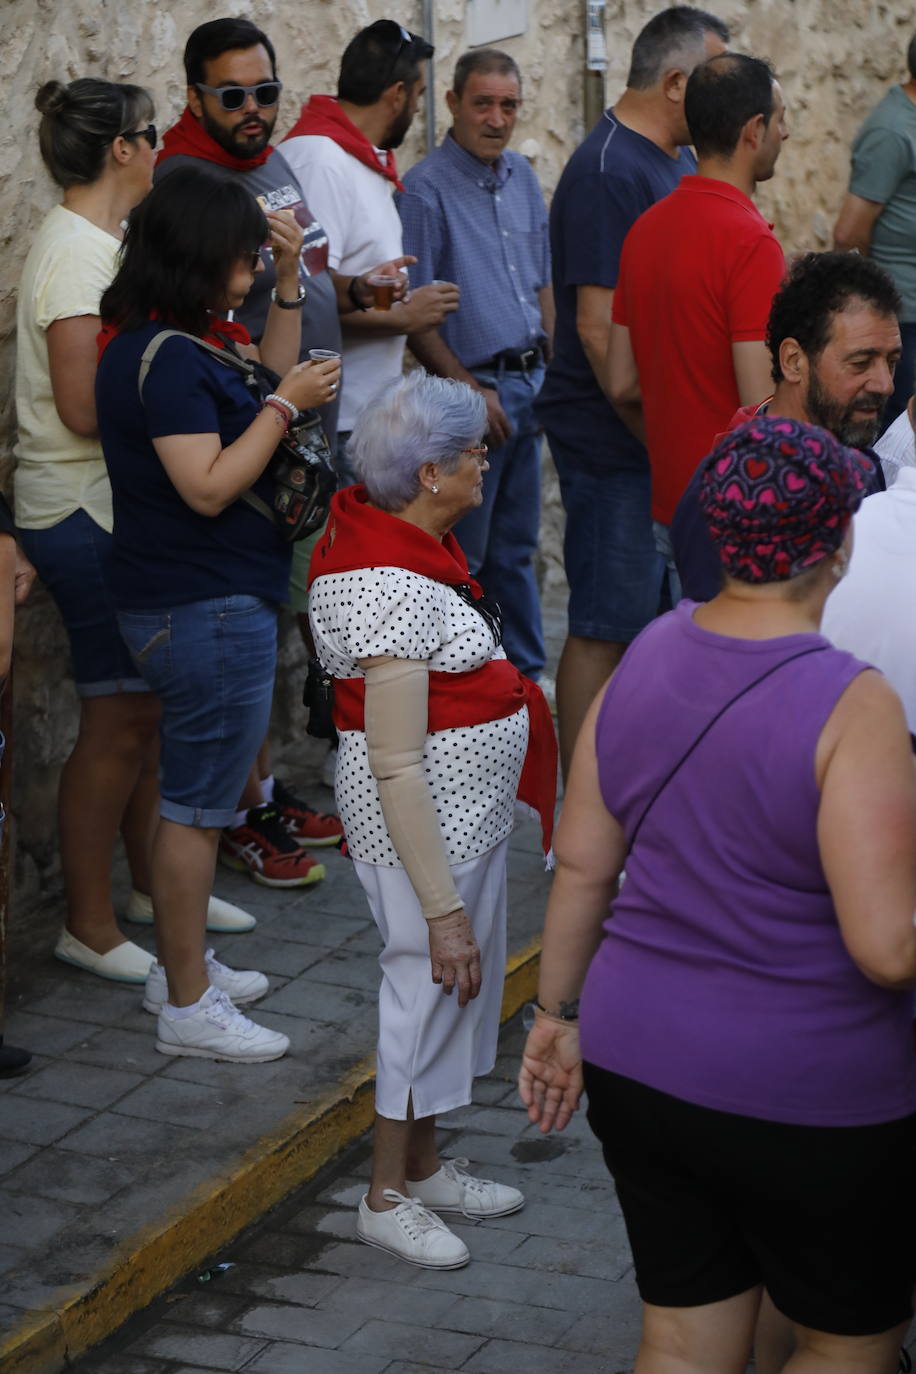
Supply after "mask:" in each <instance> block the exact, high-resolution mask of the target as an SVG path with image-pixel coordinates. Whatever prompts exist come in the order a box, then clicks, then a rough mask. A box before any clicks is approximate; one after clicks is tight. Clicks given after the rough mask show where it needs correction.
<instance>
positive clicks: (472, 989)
mask: <svg viewBox="0 0 916 1374" xmlns="http://www.w3.org/2000/svg"><path fill="white" fill-rule="evenodd" d="M427 925H428V926H429V961H430V964H431V965H432V975H433V982H434V983H441V984H442V991H443V992H444V993H450V992H451V991H452V989H453V988H455V987H457V988H458V1005H459V1007H466V1006H467V1004H468V1002H469V1001H470V1000H471V998H472V997H476V996H477V994H478V992H480V950H479V949H478V947H477V941H476V940H475V939H474V932H473V930H472V929H471V923H470V921H469V920H468V918H467V915H466V914H465V912H464V911H463V910H460V909H459V910H458V911H450V912H449V913H448V915H447V916H435V917H433V919H432V920H431V921H427Z"/></svg>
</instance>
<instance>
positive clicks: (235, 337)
mask: <svg viewBox="0 0 916 1374" xmlns="http://www.w3.org/2000/svg"><path fill="white" fill-rule="evenodd" d="M157 318H158V316H156V315H151V316H150V319H151V320H155V319H157ZM163 324H165V327H166V329H168V328H169V325H168V324H166V323H165V321H163ZM120 332H121V330H120V328H119V327H118V325H116V324H103V325H102V328H101V329H100V330H99V332H98V334H96V336H95V342H96V346H97V348H98V355H97V358H96V365H98V363H99V362H101V359H102V354H103V353H104V352H105V349H106V348H107V347H108V345H109V344H110V343H111V341H112V339H114V338H117V336H118V335H119V334H120ZM203 338H204V343H208V344H214V345H215V346H216V347H217V348H225V347H226V345H227V344H228V343H238V344H243V345H246V344H250V343H251V335H250V334H249V333H248V330H247V329H246V328H245V326H244V325H243V324H239V323H238V322H237V321H236V320H222V319H220V318H219V316H218V315H211V316H210V332H209V333H208V334H205V335H204V336H203Z"/></svg>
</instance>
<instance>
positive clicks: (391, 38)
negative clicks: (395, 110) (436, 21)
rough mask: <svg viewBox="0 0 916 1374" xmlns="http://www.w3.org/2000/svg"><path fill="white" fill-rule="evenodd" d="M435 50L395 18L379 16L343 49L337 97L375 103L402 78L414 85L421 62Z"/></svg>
mask: <svg viewBox="0 0 916 1374" xmlns="http://www.w3.org/2000/svg"><path fill="white" fill-rule="evenodd" d="M434 52H435V49H434V48H433V46H432V44H431V43H427V41H426V39H425V38H421V37H420V36H419V34H416V33H411V32H410V31H409V30H408V29H405V28H404V27H403V25H401V24H399V23H398V22H397V21H396V20H394V19H376V21H375V23H374V24H370V25H369V27H368V28H365V29H360V31H359V33H358V34H357V35H356V37H355V38H351V39H350V42H349V43H348V44H347V46H346V47H345V48H344V55H343V57H342V58H341V59H340V75H339V76H338V78H337V99H338V100H346V101H348V102H349V103H350V104H351V105H374V104H375V102H376V101H377V100H380V99H381V96H382V92H383V91H387V90H388V87H389V86H394V85H396V84H397V83H398V82H399V81H403V82H404V85H405V86H412V85H413V84H414V83H415V82H416V80H417V79H418V77H419V75H420V63H421V62H425V61H426V60H427V58H429V57H432V55H433V53H434Z"/></svg>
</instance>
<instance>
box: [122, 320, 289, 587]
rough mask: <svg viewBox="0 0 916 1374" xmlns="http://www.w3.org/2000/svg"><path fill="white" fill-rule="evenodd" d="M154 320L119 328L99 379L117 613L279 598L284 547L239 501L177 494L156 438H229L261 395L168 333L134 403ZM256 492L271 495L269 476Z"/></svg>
mask: <svg viewBox="0 0 916 1374" xmlns="http://www.w3.org/2000/svg"><path fill="white" fill-rule="evenodd" d="M162 327H163V326H162V324H161V323H160V322H151V323H150V324H148V325H144V326H143V327H142V328H141V329H136V330H131V331H130V332H128V333H123V334H119V335H118V336H117V337H116V338H114V339H113V340H112V341H111V343H110V344H109V345H108V347H107V348H106V350H105V352H104V354H103V355H102V358H101V361H100V363H99V370H98V374H97V377H96V411H97V414H98V422H99V437H100V438H101V441H102V449H103V451H104V454H105V462H106V463H107V465H108V475H109V477H110V479H111V490H112V497H113V503H114V551H113V565H112V591H113V595H114V599H115V604H116V605H117V606H118V608H119V609H121V610H147V609H156V610H159V609H162V608H164V607H167V606H178V605H184V604H187V603H188V602H190V601H204V600H207V599H209V598H210V597H216V596H232V595H237V594H239V595H248V596H258V597H261V598H262V599H263V600H265V601H270V602H277V603H280V602H282V601H285V600H286V595H287V591H288V587H289V571H290V558H291V554H290V546H289V545H288V544H286V543H285V542H284V541H283V540H282V539H281V537H280V534H279V531H278V529H277V527H276V526H275V525H274V524H273V523H272V522H271V521H270V520H268V519H267V518H266V517H265V516H263V515H259V514H258V512H257V511H255V510H252V508H251V507H250V506H248V505H246V503H245V502H244V501H233V503H232V504H231V505H230V506H227V507H226V509H225V510H223V511H221V512H220V513H219V515H214V516H209V515H201V514H200V513H199V512H197V511H194V510H192V509H191V507H190V506H189V505H187V503H186V502H185V501H183V500H182V498H181V497H180V496H179V494H178V492H177V491H176V489H175V487H174V486H173V485H172V482H171V479H170V478H169V476H168V474H167V473H166V470H165V468H164V467H163V466H162V463H161V462H160V461H159V456H158V454H157V453H156V450H155V448H154V447H153V443H152V441H153V439H157V438H162V437H164V436H166V435H169V434H218V435H219V436H220V440H221V442H222V445H223V447H226V446H227V445H229V444H231V443H233V442H234V441H235V440H236V439H237V438H238V437H239V435H241V434H242V433H243V432H244V430H246V429H247V428H248V426H249V425H250V424H251V422H252V420H253V419H254V418H255V416H256V415H257V413H258V409H259V406H258V402H257V401H256V400H255V398H254V396H253V395H252V393H251V392H250V391H249V390H248V388H247V387H246V385H245V382H244V380H243V379H242V377H241V376H240V375H239V373H237V372H235V371H234V370H233V369H231V368H229V367H226V366H224V365H223V364H222V363H220V362H217V360H216V359H215V358H213V357H211V356H210V355H209V354H208V353H206V352H205V351H204V349H202V348H200V347H199V346H198V345H197V344H196V343H193V342H192V341H191V340H190V339H182V338H171V339H167V340H166V342H165V343H164V344H162V346H161V347H160V349H159V351H158V353H157V354H156V356H155V358H154V359H153V362H152V365H151V367H150V370H149V373H148V375H147V378H146V381H145V383H144V387H143V398H142V401H141V398H140V393H139V390H138V387H137V376H138V373H139V368H140V359H141V357H142V355H143V351H144V349H145V348H146V345H147V344H148V343H149V341H150V340H151V339H152V337H153V335H154V334H157V333H158V332H159V331H160V330H161V329H162ZM254 490H255V491H256V492H257V493H258V495H259V496H261V497H262V498H263V499H264V500H265V501H267V502H268V503H269V502H270V501H271V499H272V495H273V482H272V479H271V478H270V477H265V476H261V477H260V478H258V481H257V482H256V483H255V485H254Z"/></svg>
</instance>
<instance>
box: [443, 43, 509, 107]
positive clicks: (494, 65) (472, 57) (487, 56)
mask: <svg viewBox="0 0 916 1374" xmlns="http://www.w3.org/2000/svg"><path fill="white" fill-rule="evenodd" d="M475 72H482V73H484V75H486V76H489V75H490V74H491V72H496V73H497V74H498V75H499V76H514V77H515V79H516V81H517V82H518V88H519V90H521V89H522V74H521V72H520V71H519V69H518V63H517V62H516V60H515V58H514V57H510V56H509V54H508V53H507V52H502V51H501V50H500V49H499V48H472V49H471V51H470V52H466V53H463V54H462V56H461V57H459V58H458V62H457V64H456V66H455V77H454V80H453V81H452V90H453V91H454V92H455V94H456V95H457V96H460V95H461V92H462V91H463V90H464V88H465V86H466V85H467V81H468V77H469V76H473V75H474V73H475Z"/></svg>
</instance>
